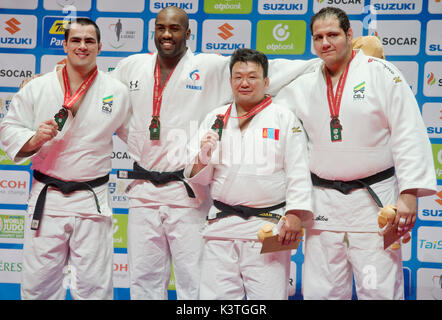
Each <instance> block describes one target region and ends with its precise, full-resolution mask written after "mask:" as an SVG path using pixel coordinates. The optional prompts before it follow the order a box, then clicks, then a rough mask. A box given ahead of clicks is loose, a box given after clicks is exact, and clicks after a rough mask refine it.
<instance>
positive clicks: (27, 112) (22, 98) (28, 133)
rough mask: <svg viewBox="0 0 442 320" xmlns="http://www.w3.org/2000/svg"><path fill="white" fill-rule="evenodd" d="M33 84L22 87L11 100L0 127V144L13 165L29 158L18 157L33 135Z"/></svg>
mask: <svg viewBox="0 0 442 320" xmlns="http://www.w3.org/2000/svg"><path fill="white" fill-rule="evenodd" d="M32 87H33V83H28V84H27V85H26V86H24V87H23V88H22V89H21V90H20V91H19V92H18V93H17V94H15V95H14V97H13V98H12V100H11V104H10V107H9V111H8V113H7V114H6V116H5V118H4V119H3V121H2V123H1V125H0V139H1V144H2V146H3V148H4V151H5V152H6V154H7V155H8V156H9V158H11V160H12V161H14V162H15V163H22V162H24V161H26V160H27V159H28V158H29V157H28V156H26V157H22V156H19V155H18V153H19V151H20V150H21V148H22V147H23V146H24V144H25V143H26V142H27V141H28V140H29V139H30V138H31V137H32V136H33V135H34V134H35V132H36V130H35V129H34V106H35V105H34V103H33V102H32V98H31V93H32Z"/></svg>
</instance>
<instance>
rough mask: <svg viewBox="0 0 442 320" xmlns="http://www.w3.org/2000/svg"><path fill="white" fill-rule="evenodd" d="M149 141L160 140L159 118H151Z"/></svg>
mask: <svg viewBox="0 0 442 320" xmlns="http://www.w3.org/2000/svg"><path fill="white" fill-rule="evenodd" d="M149 131H150V140H160V117H158V116H152V121H151V122H150V126H149Z"/></svg>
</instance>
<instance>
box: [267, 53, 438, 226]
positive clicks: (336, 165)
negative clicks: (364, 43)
mask: <svg viewBox="0 0 442 320" xmlns="http://www.w3.org/2000/svg"><path fill="white" fill-rule="evenodd" d="M335 90H336V86H335ZM276 101H278V102H284V103H288V104H290V105H291V107H292V110H293V111H294V112H295V114H296V115H297V116H298V118H299V119H300V120H301V122H302V124H303V126H304V128H305V131H306V133H307V136H308V139H309V142H308V147H309V154H310V170H311V171H312V172H313V173H315V174H316V175H318V176H319V177H321V178H324V179H329V180H343V181H349V180H354V179H359V178H364V177H367V176H370V175H373V174H376V173H378V172H380V171H383V170H385V169H387V168H389V167H392V166H394V167H395V169H396V178H397V185H396V179H395V178H394V177H392V178H390V179H387V180H385V181H382V182H379V183H377V184H375V185H373V190H374V191H375V192H376V193H377V194H378V196H380V199H381V201H382V203H383V205H384V206H385V205H387V204H388V203H389V202H393V204H395V203H396V200H397V196H398V192H401V191H403V190H406V189H414V188H416V189H418V196H427V195H431V194H434V193H435V192H436V179H435V172H434V164H433V160H432V152H431V146H430V142H429V139H428V136H427V134H426V129H425V125H424V123H423V120H422V117H421V114H420V111H419V107H418V105H417V102H416V99H415V97H414V95H413V93H412V91H411V89H410V87H409V85H408V84H407V82H406V80H405V78H404V77H403V75H402V74H401V73H400V71H399V70H398V69H397V68H396V67H395V66H394V65H393V64H391V63H389V62H387V61H385V60H382V59H377V58H373V57H369V56H366V55H365V54H364V53H363V52H362V51H358V52H357V54H356V55H355V57H354V58H353V61H352V62H351V64H350V68H349V71H348V77H347V81H346V83H345V88H344V91H343V96H342V102H341V108H340V113H339V119H340V121H341V124H342V127H343V130H342V141H341V142H331V138H330V120H331V118H330V111H329V106H328V102H327V84H326V80H325V78H324V76H323V72H322V70H321V67H317V68H316V70H315V71H314V72H312V73H309V74H305V75H303V76H301V77H299V78H298V79H296V80H295V81H293V82H292V83H291V84H290V85H289V86H287V87H286V88H284V89H283V90H281V92H280V93H279V94H278V96H277V97H276V98H275V102H276ZM397 188H398V189H397ZM394 193H395V195H394ZM387 201H388V202H387ZM314 203H315V208H314V213H315V215H316V218H317V221H316V222H315V226H314V227H315V228H318V229H327V230H345V231H376V230H377V222H376V221H377V220H376V219H377V212H378V211H379V208H377V206H376V204H375V202H374V201H373V200H371V198H370V196H369V194H368V193H367V191H366V190H365V189H361V190H356V191H353V192H352V193H351V194H350V195H343V194H341V193H339V192H338V191H335V190H331V189H323V188H317V187H314ZM319 216H320V217H319Z"/></svg>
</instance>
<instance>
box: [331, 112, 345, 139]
mask: <svg viewBox="0 0 442 320" xmlns="http://www.w3.org/2000/svg"><path fill="white" fill-rule="evenodd" d="M330 134H331V141H332V142H338V141H342V126H341V122H340V121H339V118H337V117H334V118H332V119H331V121H330Z"/></svg>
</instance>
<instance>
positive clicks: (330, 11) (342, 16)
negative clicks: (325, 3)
mask: <svg viewBox="0 0 442 320" xmlns="http://www.w3.org/2000/svg"><path fill="white" fill-rule="evenodd" d="M330 17H335V18H336V19H338V21H339V27H340V28H341V29H342V30H344V32H345V34H347V31H348V29H350V20H349V19H348V16H347V14H346V13H345V11H344V10H342V9H339V8H335V7H325V8H322V9H321V10H319V11H318V12H317V13H316V14H315V15H314V16H313V17H312V18H311V19H310V32H311V33H312V34H313V24H314V23H315V21H316V20H320V19H326V18H330Z"/></svg>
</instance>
